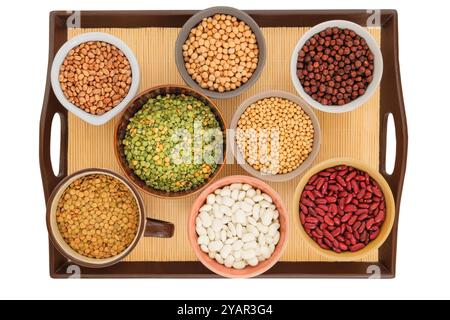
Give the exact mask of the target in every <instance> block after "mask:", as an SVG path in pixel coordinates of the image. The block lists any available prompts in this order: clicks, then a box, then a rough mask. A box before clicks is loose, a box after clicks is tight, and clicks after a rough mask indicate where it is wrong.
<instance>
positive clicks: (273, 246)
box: [269, 244, 275, 254]
mask: <svg viewBox="0 0 450 320" xmlns="http://www.w3.org/2000/svg"><path fill="white" fill-rule="evenodd" d="M269 249H270V254H272V253H273V252H274V251H275V245H274V244H269Z"/></svg>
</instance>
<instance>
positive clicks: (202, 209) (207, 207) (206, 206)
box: [200, 204, 212, 211]
mask: <svg viewBox="0 0 450 320" xmlns="http://www.w3.org/2000/svg"><path fill="white" fill-rule="evenodd" d="M211 209H212V206H211V205H210V204H205V205H204V206H203V207H201V208H200V211H211Z"/></svg>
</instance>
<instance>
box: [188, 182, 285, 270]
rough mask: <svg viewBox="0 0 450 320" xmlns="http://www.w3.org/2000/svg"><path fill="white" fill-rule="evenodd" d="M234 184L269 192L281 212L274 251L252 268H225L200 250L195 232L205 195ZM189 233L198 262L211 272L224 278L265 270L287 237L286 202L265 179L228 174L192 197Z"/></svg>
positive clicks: (282, 247) (280, 250) (279, 255)
mask: <svg viewBox="0 0 450 320" xmlns="http://www.w3.org/2000/svg"><path fill="white" fill-rule="evenodd" d="M233 183H246V184H249V185H251V186H253V187H254V188H257V189H260V190H261V191H262V192H264V193H266V194H268V195H269V196H271V197H272V199H273V203H274V204H275V206H276V207H277V210H278V212H279V214H280V217H279V220H280V241H279V242H278V244H277V245H276V247H275V251H274V252H273V254H272V256H271V257H270V258H269V259H267V260H265V261H263V262H260V263H259V264H258V265H257V266H255V267H251V266H247V267H245V268H244V269H242V270H236V269H233V268H227V267H225V266H224V265H221V264H220V263H218V262H217V261H216V260H214V259H211V258H210V257H209V256H208V255H207V254H206V253H204V252H203V251H201V249H200V246H199V245H198V243H197V239H198V235H197V232H196V230H195V227H196V225H195V224H196V221H195V220H196V218H197V216H198V214H199V210H200V208H201V207H202V206H203V205H204V204H205V203H206V198H207V196H208V195H209V194H211V193H214V191H215V190H217V189H221V188H223V187H225V186H228V185H231V184H233ZM188 236H189V242H190V243H191V246H192V249H193V250H194V252H195V255H196V256H197V258H198V259H199V260H200V261H201V263H203V265H204V266H205V267H207V268H208V269H209V270H211V271H212V272H214V273H216V274H218V275H221V276H223V277H226V278H252V277H256V276H258V275H260V274H262V273H264V272H266V271H267V270H269V269H270V268H272V267H273V266H274V265H275V264H276V263H277V262H278V261H279V260H280V257H281V255H282V254H283V251H284V249H285V247H286V245H287V239H288V237H289V215H288V211H287V209H286V207H285V205H284V204H283V201H282V200H281V197H280V195H279V194H278V193H277V192H276V191H275V190H273V189H272V188H271V187H270V186H269V185H268V184H266V183H265V182H263V181H261V180H259V179H256V178H253V177H248V176H228V177H225V178H223V179H221V180H219V181H216V182H214V183H213V184H211V185H209V186H208V187H207V188H206V189H205V190H204V191H203V192H202V193H201V194H200V195H199V197H198V198H197V199H196V200H195V202H194V204H193V206H192V209H191V213H190V216H189V220H188Z"/></svg>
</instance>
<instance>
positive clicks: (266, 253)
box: [261, 246, 271, 259]
mask: <svg viewBox="0 0 450 320" xmlns="http://www.w3.org/2000/svg"><path fill="white" fill-rule="evenodd" d="M261 255H262V256H263V257H264V258H265V259H269V258H270V255H271V252H270V249H269V247H268V246H262V247H261Z"/></svg>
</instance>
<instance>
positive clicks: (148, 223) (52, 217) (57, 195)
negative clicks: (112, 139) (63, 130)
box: [47, 169, 174, 268]
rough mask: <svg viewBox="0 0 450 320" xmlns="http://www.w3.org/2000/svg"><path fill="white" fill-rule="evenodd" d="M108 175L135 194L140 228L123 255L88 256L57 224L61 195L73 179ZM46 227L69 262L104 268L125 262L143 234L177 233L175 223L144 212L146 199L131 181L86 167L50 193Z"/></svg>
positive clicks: (112, 173) (166, 235)
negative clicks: (78, 250) (79, 249)
mask: <svg viewBox="0 0 450 320" xmlns="http://www.w3.org/2000/svg"><path fill="white" fill-rule="evenodd" d="M94 174H98V175H108V176H110V177H113V178H114V179H117V180H119V181H120V182H121V183H123V184H124V185H125V186H127V188H128V189H129V190H130V192H131V194H132V195H133V196H134V197H135V199H136V203H137V205H138V209H139V224H138V229H137V232H136V236H135V237H134V240H133V241H132V242H131V244H130V245H129V246H128V247H127V249H125V250H124V251H123V252H121V253H120V254H118V255H116V256H114V257H110V258H107V259H95V258H89V257H85V256H83V255H81V254H79V253H77V252H76V251H75V250H73V249H72V248H71V247H70V246H69V245H68V244H67V243H66V242H65V241H64V239H63V237H62V235H61V233H60V231H59V228H58V224H57V221H56V211H57V207H58V203H59V200H60V199H61V196H62V195H63V194H64V191H65V190H66V189H67V188H68V187H69V185H70V184H71V183H73V182H74V181H76V180H78V179H80V178H83V177H85V176H89V175H94ZM47 229H48V232H49V236H50V240H51V241H52V243H53V244H54V245H55V247H56V248H57V249H58V251H59V252H61V254H62V255H64V256H65V257H66V258H67V259H69V260H70V261H72V262H74V263H76V264H78V265H80V266H84V267H89V268H103V267H108V266H111V265H114V264H116V263H118V262H120V261H122V260H123V259H124V258H125V257H126V256H127V255H128V254H129V253H130V252H131V251H132V250H133V249H134V248H135V247H136V245H137V244H138V243H139V241H140V240H141V239H142V238H143V237H158V238H170V237H172V236H173V233H174V225H173V224H172V223H170V222H165V221H160V220H155V219H151V218H147V217H146V215H145V208H144V202H143V201H142V198H141V196H140V195H139V193H138V192H137V191H136V189H135V188H134V187H133V185H132V184H131V183H129V182H128V181H126V180H125V179H123V178H122V177H121V176H119V175H118V174H116V173H114V172H112V171H109V170H104V169H86V170H82V171H79V172H76V173H74V174H72V175H70V176H68V177H66V178H65V179H64V180H62V181H61V182H60V183H59V185H58V186H57V187H56V188H55V191H53V193H52V195H51V196H50V199H49V201H48V205H47Z"/></svg>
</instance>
